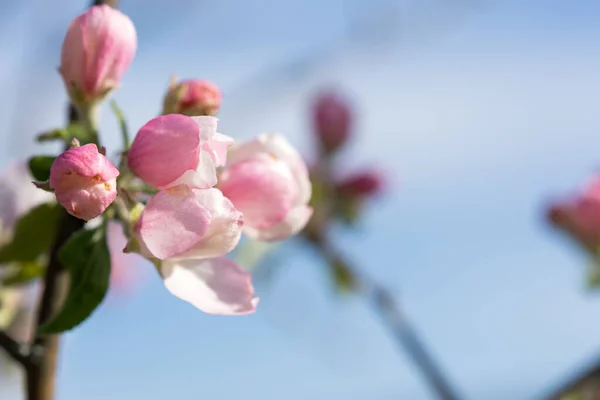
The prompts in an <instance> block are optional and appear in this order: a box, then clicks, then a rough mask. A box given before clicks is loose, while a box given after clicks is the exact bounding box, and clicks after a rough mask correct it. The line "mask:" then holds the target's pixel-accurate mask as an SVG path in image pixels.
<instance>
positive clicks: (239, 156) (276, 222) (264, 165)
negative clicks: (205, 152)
mask: <svg viewBox="0 0 600 400" xmlns="http://www.w3.org/2000/svg"><path fill="white" fill-rule="evenodd" d="M228 157H229V161H228V163H227V167H226V168H225V170H224V171H223V172H222V174H221V175H220V180H219V189H221V191H222V192H223V194H224V195H225V196H226V197H227V198H229V199H230V200H231V202H232V203H233V205H234V206H235V207H236V208H237V209H238V210H240V211H241V212H242V214H243V215H244V221H245V227H244V232H246V234H248V236H250V237H251V238H253V239H256V240H265V241H271V240H281V239H284V238H287V237H288V236H291V235H294V234H296V233H298V232H299V231H300V230H302V229H303V228H304V226H305V225H306V223H307V222H308V220H309V219H310V217H311V216H312V212H313V210H312V208H311V207H309V206H308V202H309V200H310V197H311V184H310V181H309V178H308V170H307V168H306V164H305V163H304V161H303V160H302V158H301V157H300V155H299V154H298V153H297V152H296V150H295V149H294V148H293V147H292V146H291V145H290V144H289V143H288V142H287V141H286V139H285V138H284V137H283V136H281V135H276V134H262V135H259V136H258V137H257V138H256V139H255V140H253V141H250V142H248V143H245V144H243V145H241V146H239V147H234V148H233V149H232V150H231V151H230V153H229V156H228Z"/></svg>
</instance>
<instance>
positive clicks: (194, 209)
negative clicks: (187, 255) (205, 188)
mask: <svg viewBox="0 0 600 400" xmlns="http://www.w3.org/2000/svg"><path fill="white" fill-rule="evenodd" d="M210 224H211V215H210V212H209V210H207V209H206V208H205V207H203V206H202V205H201V204H200V203H199V202H198V201H197V200H196V197H195V196H194V193H193V192H192V191H191V190H190V189H189V188H188V187H187V186H184V185H181V186H176V187H174V188H171V189H167V190H163V191H160V192H158V193H157V194H156V195H154V197H152V198H151V199H150V200H149V201H148V204H147V205H146V207H145V208H144V211H143V212H142V215H141V216H140V219H139V220H138V222H137V224H136V226H135V231H136V234H137V235H138V237H139V239H140V242H141V245H142V248H143V250H147V251H148V252H149V253H150V255H151V256H153V257H156V258H158V259H160V260H164V259H166V258H169V257H173V256H175V255H177V254H180V253H183V252H185V251H187V250H189V249H190V248H192V247H193V246H194V245H195V244H196V243H198V242H199V241H200V240H201V239H202V238H203V237H204V235H205V234H206V233H207V231H208V230H209V226H210Z"/></svg>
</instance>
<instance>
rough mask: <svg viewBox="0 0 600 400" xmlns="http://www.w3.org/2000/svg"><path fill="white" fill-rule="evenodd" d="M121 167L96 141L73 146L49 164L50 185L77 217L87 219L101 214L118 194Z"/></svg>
mask: <svg viewBox="0 0 600 400" xmlns="http://www.w3.org/2000/svg"><path fill="white" fill-rule="evenodd" d="M117 176H119V170H118V169H117V168H116V167H115V166H114V165H112V164H111V162H110V161H109V160H108V159H107V158H106V157H105V156H103V155H102V154H100V153H99V152H98V148H97V147H96V145H95V144H86V145H84V146H81V147H74V148H71V149H69V150H67V151H65V152H64V153H62V154H61V155H59V156H58V157H57V158H56V160H55V161H54V163H53V164H52V168H50V188H52V189H54V193H55V194H56V200H57V201H58V202H59V203H60V204H61V205H62V206H63V207H64V208H65V209H66V210H67V212H68V213H69V214H71V215H73V216H75V217H77V218H80V219H83V220H85V221H88V220H90V219H92V218H95V217H97V216H98V215H100V214H102V213H103V212H104V210H106V208H107V207H108V206H109V205H110V204H111V203H112V202H113V200H114V199H115V197H116V196H117V179H116V178H117Z"/></svg>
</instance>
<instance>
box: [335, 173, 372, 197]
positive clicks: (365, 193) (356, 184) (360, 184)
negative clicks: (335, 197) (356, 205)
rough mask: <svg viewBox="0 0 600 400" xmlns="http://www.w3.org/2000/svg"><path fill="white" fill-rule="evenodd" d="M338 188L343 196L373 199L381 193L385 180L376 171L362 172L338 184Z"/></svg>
mask: <svg viewBox="0 0 600 400" xmlns="http://www.w3.org/2000/svg"><path fill="white" fill-rule="evenodd" d="M336 187H337V190H338V192H339V193H340V194H342V195H349V196H357V197H371V196H374V195H377V194H379V193H380V192H381V190H382V189H383V179H382V177H381V174H379V173H377V172H375V171H361V172H358V173H356V174H354V175H351V176H349V177H347V178H345V179H344V180H342V181H341V182H339V183H337V184H336Z"/></svg>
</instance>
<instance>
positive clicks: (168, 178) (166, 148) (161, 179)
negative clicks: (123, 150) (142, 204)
mask: <svg viewBox="0 0 600 400" xmlns="http://www.w3.org/2000/svg"><path fill="white" fill-rule="evenodd" d="M217 121H218V120H217V118H215V117H211V116H200V117H188V116H185V115H180V114H168V115H163V116H160V117H157V118H154V119H152V120H151V121H150V122H148V123H147V124H146V125H144V126H143V127H142V128H141V129H140V130H139V131H138V133H137V135H136V137H135V139H134V141H133V143H132V145H131V148H130V149H129V153H128V162H129V167H130V168H131V170H132V171H133V172H134V173H135V174H136V175H137V176H138V177H139V178H141V179H142V180H143V181H145V182H146V183H148V184H149V185H152V186H155V187H156V188H158V189H167V188H170V187H174V186H177V185H180V184H185V185H188V186H190V187H193V188H197V189H208V188H210V187H212V186H214V185H215V184H216V183H217V174H216V167H218V166H222V165H224V164H225V162H226V156H227V148H228V147H229V146H231V145H232V144H233V139H231V138H230V137H228V136H226V135H222V134H220V133H217Z"/></svg>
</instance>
